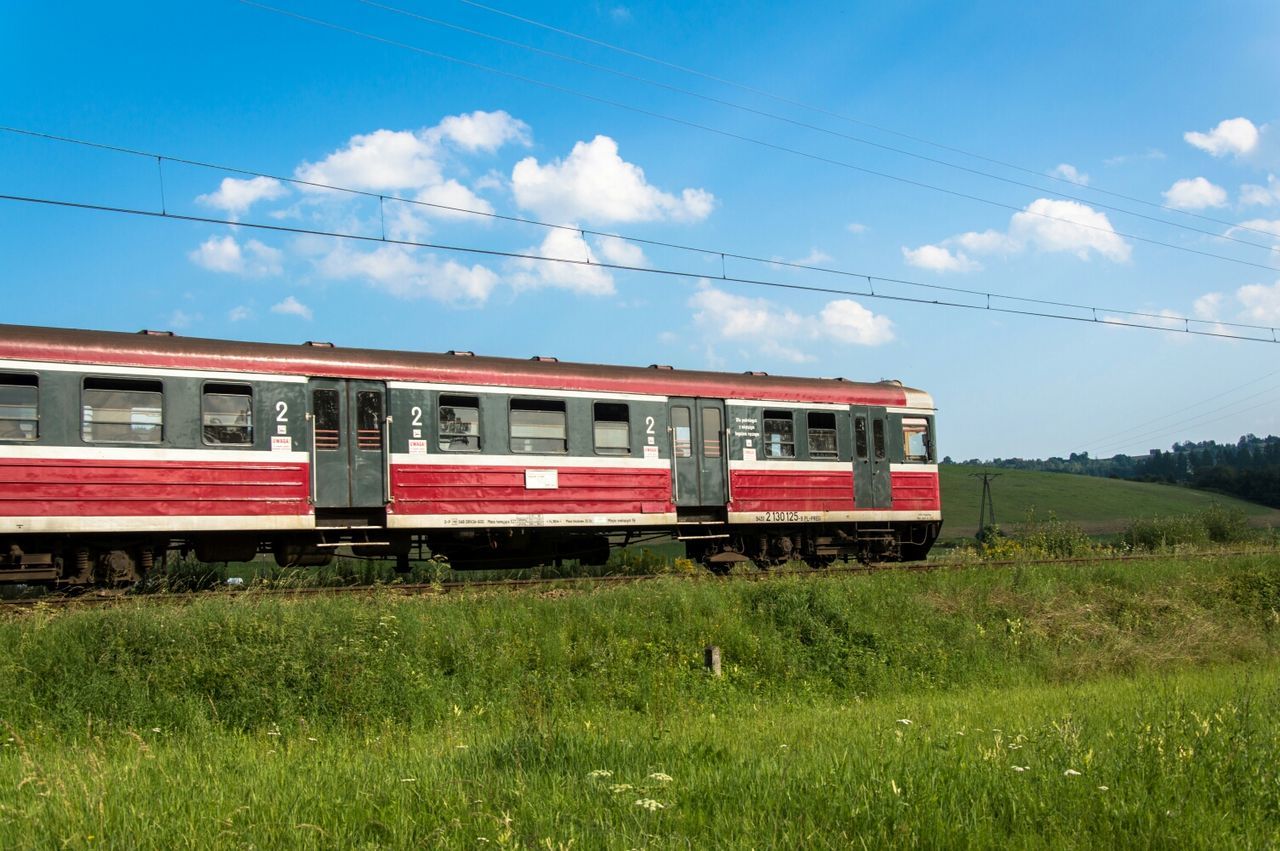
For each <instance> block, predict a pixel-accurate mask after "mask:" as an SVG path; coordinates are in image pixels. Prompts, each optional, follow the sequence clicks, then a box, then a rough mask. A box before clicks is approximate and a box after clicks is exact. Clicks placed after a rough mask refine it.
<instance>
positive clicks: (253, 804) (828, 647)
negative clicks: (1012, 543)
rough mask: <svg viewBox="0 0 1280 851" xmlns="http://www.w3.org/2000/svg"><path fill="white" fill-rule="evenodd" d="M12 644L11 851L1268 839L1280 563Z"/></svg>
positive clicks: (376, 604)
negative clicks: (713, 664)
mask: <svg viewBox="0 0 1280 851" xmlns="http://www.w3.org/2000/svg"><path fill="white" fill-rule="evenodd" d="M0 617H2V618H3V619H2V620H0V642H2V643H3V646H4V648H5V653H4V654H3V656H2V657H0V683H3V688H0V719H3V722H4V726H5V732H4V738H5V739H6V740H7V741H5V742H4V746H3V748H0V843H3V844H4V845H5V847H23V846H24V844H25V845H40V844H47V843H45V842H43V841H33V839H32V838H33V837H44V838H45V839H48V841H49V842H56V841H61V842H64V843H69V844H71V845H73V846H88V845H90V844H100V843H103V842H104V841H105V843H106V844H107V845H115V846H117V847H125V846H129V847H148V846H150V847H162V846H171V845H172V844H173V843H175V842H179V841H181V842H183V843H184V844H188V845H194V846H197V847H200V846H221V845H225V846H228V847H232V846H235V847H240V846H243V845H246V844H251V845H257V846H262V847H265V846H276V845H280V844H290V845H303V846H307V845H313V846H316V847H335V846H344V847H345V846H366V847H377V846H386V847H404V846H405V845H412V844H430V845H442V846H451V847H479V846H481V845H486V844H493V845H495V846H497V847H503V846H505V847H553V848H554V847H575V848H580V847H636V846H642V845H649V846H652V847H672V846H681V847H684V846H690V845H691V846H695V847H711V846H716V845H719V846H730V847H739V846H741V847H748V846H757V847H759V846H762V845H764V846H767V845H784V846H786V845H790V846H793V847H801V846H804V847H824V846H825V847H844V846H847V845H848V844H849V843H850V842H853V841H856V840H857V839H858V837H864V838H869V839H871V840H872V841H873V843H874V844H877V845H880V844H885V843H889V844H919V843H924V844H951V843H953V842H955V841H957V840H958V838H959V837H962V836H963V837H965V838H966V841H967V842H972V844H977V845H983V844H987V845H1002V844H1008V843H1010V842H1012V843H1014V844H1052V845H1063V844H1065V845H1076V844H1086V845H1097V844H1108V845H1114V844H1119V845H1128V844H1138V845H1150V844H1152V843H1156V844H1160V843H1175V842H1176V843H1177V844H1179V845H1186V844H1188V837H1190V838H1191V841H1190V843H1189V844H1191V845H1195V844H1196V841H1195V837H1197V836H1204V837H1205V842H1204V843H1202V844H1205V845H1208V844H1209V843H1208V839H1209V838H1213V839H1214V840H1222V839H1223V838H1234V839H1235V840H1238V841H1240V842H1243V843H1245V844H1266V843H1267V842H1268V841H1270V840H1274V839H1275V838H1276V837H1275V833H1274V831H1275V827H1274V825H1275V822H1274V812H1275V808H1276V804H1277V799H1276V792H1275V790H1276V788H1277V783H1276V777H1277V775H1276V769H1275V765H1276V764H1280V759H1278V757H1280V738H1277V736H1276V735H1275V732H1274V725H1273V723H1272V720H1271V719H1274V718H1275V717H1277V716H1276V713H1277V711H1278V710H1280V664H1277V663H1278V661H1280V654H1278V653H1277V651H1278V650H1280V560H1278V559H1277V558H1276V557H1275V556H1269V555H1260V556H1244V557H1239V558H1232V559H1225V560H1224V559H1216V560H1202V559H1198V558H1195V557H1190V558H1184V559H1172V558H1171V559H1168V560H1156V561H1142V562H1130V563H1110V564H1108V563H1098V564H1072V565H1058V566H1055V565H1047V566H1046V565H1038V566H1026V567H1015V568H1010V569H999V570H996V569H992V570H976V571H937V572H931V573H886V574H877V575H873V576H869V577H866V576H863V577H848V578H839V577H837V578H831V579H827V580H824V581H821V582H815V581H806V580H802V579H796V578H779V579H770V580H765V581H759V582H733V581H729V582H716V583H691V582H680V581H677V580H671V581H663V580H658V581H652V582H646V583H643V584H640V585H630V586H621V587H603V588H600V589H598V590H588V591H577V592H574V593H564V592H561V591H556V590H551V591H537V592H520V593H511V592H502V593H496V592H483V593H480V592H477V593H472V592H466V593H461V594H455V595H449V596H441V597H414V598H405V597H400V596H395V595H393V594H390V593H387V594H376V593H375V594H371V595H363V596H351V597H333V598H296V599H294V598H282V597H279V596H266V595H263V596H255V595H254V594H252V593H247V594H241V595H238V596H235V597H231V598H228V597H226V596H222V595H218V596H211V597H209V598H199V599H196V600H193V601H191V602H188V603H186V604H184V605H182V606H164V605H156V604H152V603H143V602H139V603H137V604H132V603H129V602H125V603H122V604H119V605H115V606H111V607H107V608H68V609H52V608H44V607H41V606H35V607H31V608H26V609H15V610H11V611H6V612H4V613H3V615H0ZM708 645H714V646H716V647H719V648H720V651H721V657H722V673H721V675H720V676H719V677H715V676H712V675H711V674H709V673H708V672H707V671H706V669H705V668H704V666H703V649H704V648H705V647H707V646H708ZM1193 790H1194V791H1195V792H1196V794H1194V795H1193V794H1191V792H1192V791H1193ZM1210 831H1212V833H1211V832H1210ZM90 837H91V838H90ZM482 840H483V842H482ZM547 843H550V844H549V845H548V844H547Z"/></svg>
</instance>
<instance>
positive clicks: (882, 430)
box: [871, 417, 889, 461]
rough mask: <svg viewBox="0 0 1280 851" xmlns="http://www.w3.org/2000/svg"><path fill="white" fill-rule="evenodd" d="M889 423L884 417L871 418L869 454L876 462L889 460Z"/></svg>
mask: <svg viewBox="0 0 1280 851" xmlns="http://www.w3.org/2000/svg"><path fill="white" fill-rule="evenodd" d="M888 431H889V422H888V419H887V418H886V417H872V418H871V453H872V456H873V457H874V458H875V459H876V461H887V460H889V449H888V446H889V437H888Z"/></svg>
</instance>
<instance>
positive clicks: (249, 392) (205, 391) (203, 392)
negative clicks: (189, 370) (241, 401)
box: [200, 381, 257, 447]
mask: <svg viewBox="0 0 1280 851" xmlns="http://www.w3.org/2000/svg"><path fill="white" fill-rule="evenodd" d="M210 387H222V388H231V387H241V388H244V390H245V391H246V392H245V393H225V392H223V393H219V392H212V393H211V392H210V390H209V388H210ZM210 395H212V396H248V397H249V426H248V428H249V439H248V440H247V441H245V442H243V443H214V442H212V441H210V440H209V439H208V438H207V437H205V432H204V430H205V421H204V416H205V409H204V400H205V397H206V396H210ZM256 402H257V399H256V396H255V394H254V392H253V385H252V384H241V383H239V382H226V381H205V382H203V383H202V384H201V385H200V442H201V444H202V445H204V446H235V447H245V446H250V447H251V446H253V445H254V439H255V437H256V435H255V434H254V419H255V416H254V415H255V414H256V409H255V407H254V406H255V403H256Z"/></svg>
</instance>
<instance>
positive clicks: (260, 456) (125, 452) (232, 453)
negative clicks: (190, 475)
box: [0, 443, 311, 464]
mask: <svg viewBox="0 0 1280 851" xmlns="http://www.w3.org/2000/svg"><path fill="white" fill-rule="evenodd" d="M10 458H16V459H22V460H33V461H174V462H183V463H190V462H192V461H209V462H214V461H217V462H221V463H226V464H231V463H235V464H249V463H253V464H306V463H307V462H308V461H310V459H311V455H310V454H309V453H307V452H272V451H270V450H268V449H212V448H210V449H152V448H149V447H143V446H137V447H134V446H41V445H40V444H20V443H10V444H3V445H0V461H3V460H6V459H10Z"/></svg>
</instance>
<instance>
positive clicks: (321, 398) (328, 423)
mask: <svg viewBox="0 0 1280 851" xmlns="http://www.w3.org/2000/svg"><path fill="white" fill-rule="evenodd" d="M311 415H312V416H313V417H315V419H314V420H313V421H312V422H313V425H314V426H315V443H316V451H317V452H333V451H335V450H337V449H339V448H341V447H342V414H341V406H340V405H339V404H338V391H337V390H314V391H312V393H311Z"/></svg>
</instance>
